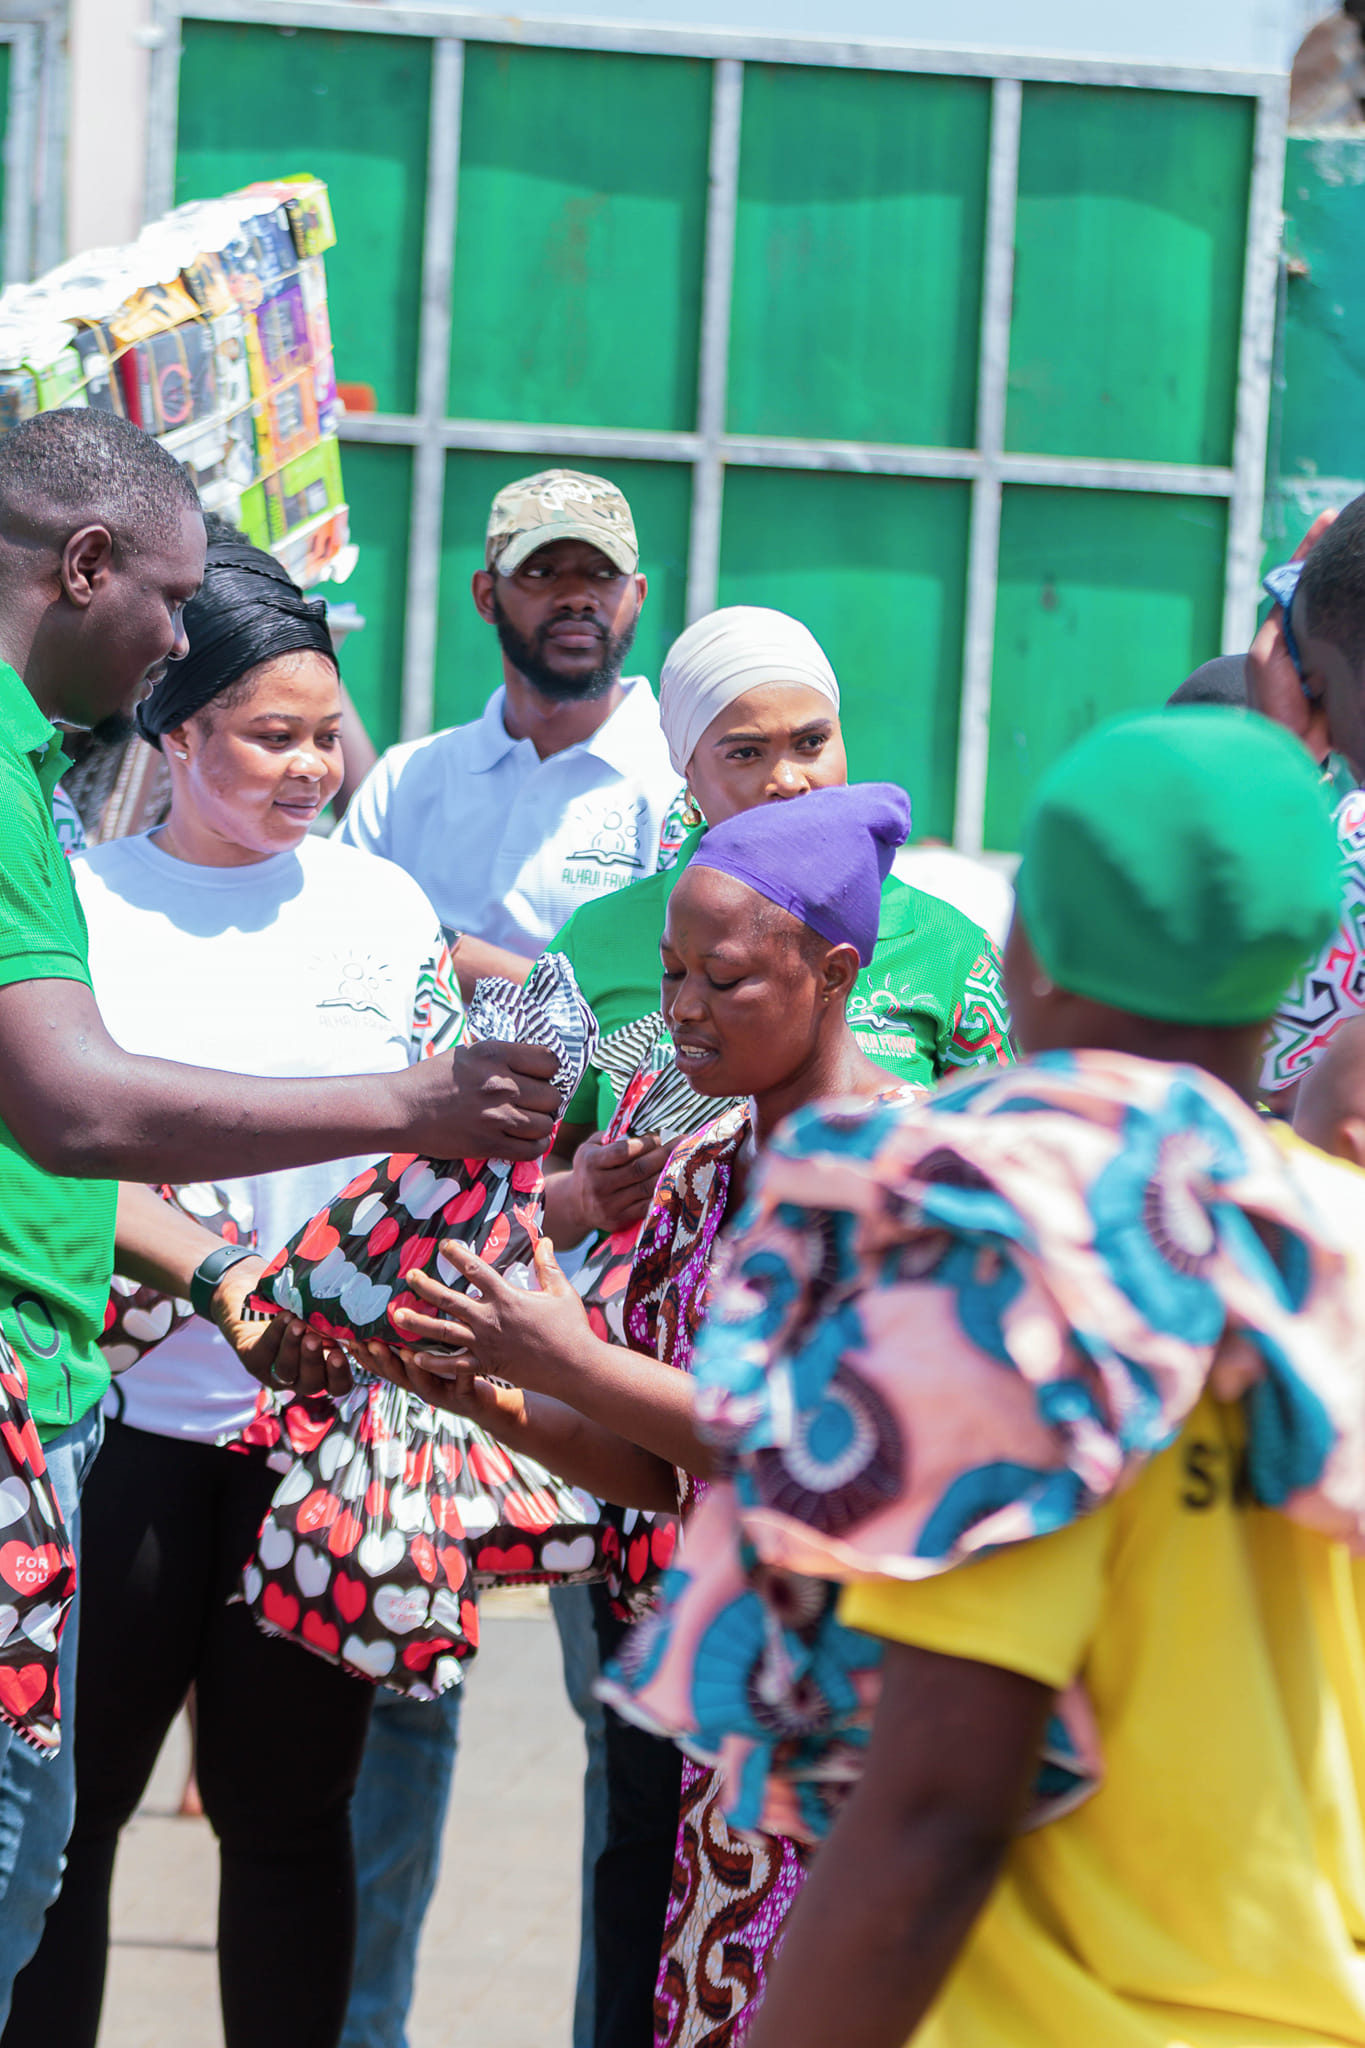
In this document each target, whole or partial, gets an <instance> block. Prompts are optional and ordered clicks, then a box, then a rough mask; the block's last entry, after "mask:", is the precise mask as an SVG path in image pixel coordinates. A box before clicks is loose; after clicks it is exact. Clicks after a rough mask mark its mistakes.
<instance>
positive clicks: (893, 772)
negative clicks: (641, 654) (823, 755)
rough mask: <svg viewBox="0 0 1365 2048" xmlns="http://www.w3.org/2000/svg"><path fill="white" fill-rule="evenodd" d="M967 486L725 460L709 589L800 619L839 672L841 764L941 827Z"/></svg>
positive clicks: (948, 805)
mask: <svg viewBox="0 0 1365 2048" xmlns="http://www.w3.org/2000/svg"><path fill="white" fill-rule="evenodd" d="M968 508H969V491H968V487H967V486H966V485H965V484H954V483H940V482H936V481H929V480H923V481H921V480H919V479H916V480H913V481H907V480H905V479H903V478H901V477H888V476H849V475H842V474H835V475H822V474H820V473H818V472H817V473H815V474H806V475H798V474H795V473H793V472H791V471H782V470H770V469H742V470H733V471H731V473H730V476H729V479H728V482H727V484H726V490H725V520H724V525H723V528H722V535H721V577H720V602H721V603H722V604H770V605H775V606H776V607H777V608H778V610H780V611H788V612H793V613H795V614H796V615H797V617H799V618H802V619H804V620H805V621H806V623H807V625H809V626H810V628H811V630H812V632H814V634H815V635H816V638H817V639H818V640H819V641H820V643H821V645H822V646H823V647H824V648H825V650H826V652H827V653H828V655H829V658H830V660H831V661H832V662H833V664H834V668H835V672H836V674H837V675H838V677H839V686H840V691H841V695H842V709H843V726H844V732H845V736H846V739H847V743H848V754H849V766H850V771H851V773H852V774H853V775H854V776H855V777H859V778H874V779H878V780H881V779H890V780H892V781H895V782H900V783H902V784H903V785H904V786H905V788H907V789H908V790H909V791H910V792H911V797H912V801H913V808H914V819H915V831H916V834H917V835H919V836H921V837H922V836H924V835H925V834H931V835H933V836H935V837H939V838H944V837H946V836H947V835H948V834H949V833H950V832H951V830H952V818H953V786H954V779H955V776H956V760H957V711H958V695H959V679H960V677H961V673H962V612H963V598H964V589H965V577H966V560H967V517H968Z"/></svg>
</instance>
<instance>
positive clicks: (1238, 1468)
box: [616, 710, 1365, 2048]
mask: <svg viewBox="0 0 1365 2048" xmlns="http://www.w3.org/2000/svg"><path fill="white" fill-rule="evenodd" d="M1313 780H1314V779H1313V774H1312V770H1311V766H1310V765H1309V764H1308V763H1307V762H1306V761H1305V760H1302V759H1301V758H1299V757H1296V756H1295V755H1294V751H1293V748H1292V746H1286V744H1285V742H1284V740H1283V737H1282V736H1281V735H1279V734H1278V733H1276V732H1275V731H1274V730H1273V729H1272V728H1271V727H1270V726H1269V724H1267V723H1265V722H1263V721H1260V720H1254V719H1248V718H1246V717H1245V716H1242V715H1240V714H1237V713H1232V712H1223V711H1210V710H1189V711H1181V712H1177V713H1163V714H1160V715H1159V716H1157V717H1153V718H1143V719H1137V720H1125V721H1120V722H1118V723H1116V724H1115V725H1113V726H1110V727H1106V728H1102V729H1101V730H1100V731H1098V732H1097V733H1095V734H1092V735H1091V736H1089V738H1088V739H1087V740H1085V741H1083V742H1082V743H1081V744H1080V745H1079V746H1078V747H1077V748H1075V749H1073V750H1072V752H1071V754H1070V755H1068V756H1067V757H1065V758H1064V759H1063V761H1061V762H1060V763H1058V764H1057V766H1056V767H1055V768H1054V769H1053V770H1052V771H1051V772H1050V773H1049V775H1048V776H1047V777H1045V778H1044V779H1043V782H1042V783H1041V784H1040V787H1039V791H1038V795H1037V798H1036V800H1035V804H1034V807H1033V810H1032V813H1031V816H1030V819H1029V822H1028V824H1027V826H1026V831H1025V843H1024V854H1023V860H1022V862H1021V867H1020V873H1019V883H1018V906H1019V907H1018V914H1017V918H1016V923H1015V926H1014V929H1013V932H1012V934H1011V938H1010V942H1009V945H1008V947H1007V951H1006V961H1005V965H1006V981H1007V987H1008V991H1009V995H1010V1000H1011V1006H1012V1010H1013V1015H1014V1018H1015V1024H1016V1029H1017V1031H1018V1034H1019V1038H1020V1040H1021V1043H1022V1045H1023V1047H1024V1050H1025V1054H1026V1057H1025V1059H1024V1060H1023V1061H1022V1062H1021V1064H1020V1065H1019V1066H1018V1067H1017V1068H1015V1069H1014V1070H1012V1071H1011V1072H1006V1073H1002V1074H1001V1075H999V1076H993V1077H991V1078H989V1079H986V1080H982V1081H976V1080H971V1079H968V1080H966V1081H965V1082H964V1083H962V1084H959V1085H955V1086H953V1087H952V1088H950V1089H948V1090H945V1091H940V1093H939V1095H938V1096H937V1097H935V1098H933V1100H932V1101H931V1102H930V1103H929V1104H928V1105H927V1106H925V1107H923V1108H920V1109H915V1110H910V1111H906V1110H903V1109H902V1110H897V1109H894V1108H893V1109H886V1108H875V1109H872V1110H855V1109H853V1108H852V1107H851V1106H849V1105H834V1106H830V1105H825V1106H823V1107H822V1108H818V1109H816V1110H808V1111H805V1112H802V1114H801V1115H800V1116H799V1117H798V1118H794V1119H792V1120H791V1121H790V1122H789V1123H788V1125H786V1126H785V1127H784V1128H783V1129H782V1130H781V1131H779V1132H778V1134H777V1135H776V1136H775V1138H774V1140H773V1142H772V1145H771V1147H770V1149H769V1153H768V1156H767V1159H766V1162H764V1163H762V1164H761V1165H760V1167H759V1169H758V1172H757V1175H756V1178H755V1183H754V1189H753V1193H752V1195H751V1199H750V1204H749V1207H748V1209H747V1211H746V1214H745V1216H744V1217H743V1218H742V1219H741V1220H740V1223H739V1225H738V1227H737V1231H736V1238H735V1242H734V1244H733V1245H732V1247H731V1250H730V1256H729V1262H728V1267H727V1274H728V1278H727V1281H726V1284H725V1285H723V1286H722V1287H720V1288H719V1289H718V1291H717V1297H716V1302H715V1306H714V1310H713V1315H712V1320H711V1323H710V1326H709V1328H708V1330H707V1331H706V1332H704V1333H703V1337H702V1341H701V1343H700V1345H699V1348H698V1357H697V1373H698V1397H697V1398H698V1416H699V1421H700V1423H701V1426H702V1427H703V1429H704V1430H705V1431H706V1433H708V1434H709V1436H710V1437H711V1439H712V1440H713V1441H714V1442H716V1443H717V1444H718V1445H720V1446H721V1447H722V1449H723V1451H728V1453H729V1456H730V1460H731V1463H732V1466H733V1478H732V1480H730V1481H729V1482H728V1483H722V1484H719V1485H717V1486H715V1487H714V1488H713V1491H712V1493H711V1494H710V1495H709V1496H708V1498H707V1500H706V1502H704V1503H703V1504H702V1507H701V1508H700V1509H699V1510H698V1512H697V1515H696V1516H695V1517H694V1519H693V1521H692V1523H691V1524H690V1525H689V1528H688V1531H687V1542H686V1545H685V1548H684V1552H683V1556H682V1558H681V1561H680V1567H679V1568H678V1569H677V1570H676V1571H675V1574H674V1575H673V1581H672V1585H671V1587H670V1598H669V1601H668V1603H667V1604H666V1606H665V1607H664V1608H663V1609H662V1610H661V1611H660V1615H659V1617H658V1618H657V1619H656V1620H655V1621H654V1622H653V1623H652V1624H651V1625H650V1626H649V1628H648V1629H647V1630H646V1631H644V1632H642V1633H641V1634H640V1636H639V1639H638V1640H637V1641H635V1642H633V1643H632V1644H631V1645H630V1646H629V1648H628V1654H627V1657H626V1660H625V1670H624V1671H623V1673H622V1675H621V1677H620V1678H619V1679H618V1680H617V1681H616V1683H617V1687H618V1695H619V1697H620V1698H622V1699H623V1700H624V1701H626V1702H628V1704H629V1708H630V1710H631V1711H633V1712H635V1713H636V1714H637V1716H638V1717H639V1718H641V1719H643V1720H645V1721H646V1722H647V1723H649V1724H650V1725H655V1726H663V1727H667V1728H671V1729H672V1730H673V1731H674V1732H675V1734H677V1735H678V1736H679V1738H680V1739H682V1740H683V1741H684V1742H686V1743H687V1744H688V1745H689V1746H690V1747H692V1748H694V1749H696V1750H698V1751H700V1752H703V1753H707V1754H711V1755H718V1756H720V1757H721V1758H722V1759H723V1762H724V1765H725V1767H726V1768H727V1769H728V1771H729V1776H730V1786H731V1801H730V1807H729V1817H730V1819H731V1823H732V1825H740V1826H743V1825H748V1826H754V1825H757V1824H759V1822H760V1820H761V1823H762V1825H763V1826H764V1827H766V1828H769V1829H772V1830H774V1831H777V1832H786V1833H789V1834H793V1835H797V1836H804V1837H805V1838H806V1839H818V1838H819V1837H821V1836H822V1835H827V1839H825V1840H824V1841H823V1844H822V1846H821V1847H820V1849H819V1852H818V1854H817V1855H816V1857H815V1861H814V1867H813V1870H812V1874H811V1877H810V1880H809V1882H808V1885H807V1888H806V1891H805V1894H804V1896H803V1897H802V1899H801V1900H800V1901H799V1902H798V1904H797V1906H796V1908H795V1910H794V1912H793V1914H792V1916H791V1918H790V1920H789V1922H788V1926H787V1931H786V1938H785V1941H784V1945H783V1948H782V1950H781V1953H780V1954H779V1956H778V1958H777V1961H776V1964H775V1967H774V1969H773V1972H772V1974H771V1977H770V1980H769V1985H768V1990H767V1995H766V1998H765V2000H764V2003H763V2006H762V2008H761V2010H760V2012H759V2014H758V2016H757V2019H756V2021H755V2023H754V2025H753V2027H752V2030H751V2031H750V2032H749V2033H748V2034H747V2035H746V2036H745V2048H835V2044H837V2048H902V2044H904V2043H908V2042H913V2043H914V2048H1289V2044H1293V2048H1309V2044H1313V2048H1324V2044H1338V2043H1352V2044H1357V2048H1361V2044H1365V1821H1363V1820H1362V1794H1363V1793H1365V1635H1363V1634H1362V1628H1361V1609H1360V1606H1359V1604H1358V1600H1357V1583H1356V1568H1355V1567H1354V1565H1353V1562H1352V1556H1351V1549H1350V1547H1349V1544H1351V1543H1354V1544H1355V1545H1357V1546H1359V1547H1362V1548H1365V1281H1363V1280H1362V1269H1361V1265H1360V1260H1359V1250H1358V1247H1359V1246H1360V1245H1361V1244H1362V1243H1365V1177H1362V1176H1361V1175H1360V1174H1359V1173H1357V1172H1355V1171H1354V1170H1352V1169H1351V1168H1350V1167H1347V1166H1344V1165H1341V1164H1339V1163H1337V1162H1336V1161H1334V1160H1331V1159H1329V1158H1327V1157H1325V1156H1324V1155H1323V1154H1321V1153H1319V1152H1317V1151H1314V1150H1313V1149H1311V1148H1310V1146H1309V1145H1307V1144H1305V1143H1301V1142H1298V1141H1296V1140H1295V1139H1293V1138H1292V1137H1290V1138H1288V1140H1287V1142H1286V1141H1285V1140H1282V1139H1277V1137H1276V1136H1275V1135H1274V1134H1273V1133H1272V1131H1271V1130H1270V1129H1269V1128H1268V1127H1267V1126H1266V1125H1265V1124H1264V1123H1262V1122H1261V1120H1260V1119H1258V1118H1257V1116H1256V1115H1255V1113H1254V1110H1253V1109H1252V1107H1251V1104H1252V1102H1253V1101H1254V1094H1255V1087H1256V1078H1257V1067H1258V1058H1259V1052H1260V1046H1261V1040H1262V1037H1263V1032H1264V1027H1265V1023H1266V1020H1267V1019H1268V1018H1269V1017H1270V1016H1271V1014H1272V1013H1273V1011H1274V1009H1275V1005H1276V1002H1277V1001H1278V998H1279V995H1280V993H1281V991H1282V989H1283V987H1284V986H1285V984H1286V982H1287V980H1288V979H1289V977H1290V976H1291V975H1292V973H1293V972H1294V970H1295V965H1296V962H1297V961H1298V960H1300V959H1301V958H1303V957H1304V956H1305V955H1306V954H1307V953H1308V952H1309V951H1310V950H1311V948H1312V944H1313V937H1312V934H1313V932H1314V931H1315V930H1321V929H1322V928H1323V926H1324V924H1326V923H1329V922H1330V920H1331V917H1332V915H1333V913H1334V908H1335V897H1336V887H1337V883H1336V875H1335V861H1334V856H1333V851H1332V846H1331V836H1332V835H1331V830H1330V825H1329V823H1328V820H1327V816H1326V812H1325V809H1324V808H1323V806H1322V803H1321V799H1320V797H1319V796H1318V795H1317V793H1316V790H1315V788H1314V787H1313ZM1230 791H1235V793H1236V794H1235V799H1234V798H1233V797H1232V796H1230V794H1229V792H1230ZM719 1966H720V1967H723V1961H722V1962H721V1963H720V1965H719Z"/></svg>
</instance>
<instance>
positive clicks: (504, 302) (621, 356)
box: [450, 43, 711, 430]
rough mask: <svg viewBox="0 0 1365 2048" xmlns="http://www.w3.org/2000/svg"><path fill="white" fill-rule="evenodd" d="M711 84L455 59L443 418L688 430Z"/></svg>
mask: <svg viewBox="0 0 1365 2048" xmlns="http://www.w3.org/2000/svg"><path fill="white" fill-rule="evenodd" d="M710 106H711V67H710V66H709V65H707V64H702V63H694V62H689V61H685V60H682V59H669V58H658V57H619V56H602V55H597V54H589V53H584V52H578V51H566V50H511V49H503V48H500V47H498V46H497V45H494V44H486V43H485V44H478V43H473V44H470V45H468V46H467V48H466V53H465V89H464V118H463V132H462V135H461V143H460V187H459V226H458V232H457V237H456V253H455V296H454V328H453V332H452V335H451V351H450V411H451V413H452V415H454V417H456V418H457V419H462V418H474V419H515V420H540V421H572V422H573V423H574V424H575V425H576V426H601V427H663V428H681V429H684V430H685V429H688V428H690V427H692V426H693V425H694V424H695V419H696V409H697V333H698V325H699V322H700V318H701V266H702V234H703V229H704V225H705V214H706V153H707V135H708V126H709V121H710Z"/></svg>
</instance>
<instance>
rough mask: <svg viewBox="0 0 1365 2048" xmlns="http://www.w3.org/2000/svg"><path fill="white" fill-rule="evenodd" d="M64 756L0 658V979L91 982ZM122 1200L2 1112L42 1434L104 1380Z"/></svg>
mask: <svg viewBox="0 0 1365 2048" xmlns="http://www.w3.org/2000/svg"><path fill="white" fill-rule="evenodd" d="M68 765H69V764H68V762H67V758H66V755H65V754H64V753H63V752H62V748H61V741H60V739H59V737H58V734H57V729H56V727H55V726H52V725H49V724H48V721H47V720H46V718H44V716H43V714H42V712H41V711H40V710H39V709H38V707H37V705H36V704H35V703H34V701H33V699H32V697H30V695H29V693H28V691H27V690H26V689H25V688H24V686H23V684H22V683H21V682H20V680H19V678H18V676H17V675H16V674H15V672H14V670H13V669H12V668H9V667H7V666H6V665H5V663H3V662H0V852H2V856H3V857H0V988H8V987H10V986H11V985H12V984H13V983H14V982H19V981H79V982H83V983H84V984H85V986H86V987H87V988H88V987H89V985H90V971H89V968H88V966H87V964H86V934H85V918H84V916H83V915H82V913H81V907H80V904H79V902H78V901H77V898H76V891H75V888H74V887H73V885H72V881H71V872H70V869H69V868H68V866H67V861H66V856H65V854H64V853H63V852H62V849H61V847H60V846H59V844H58V842H57V834H56V831H55V829H54V827H53V823H52V791H53V788H54V786H55V784H56V781H57V777H58V776H59V775H60V774H61V773H62V770H63V769H64V768H66V767H67V766H68ZM117 1206H118V1189H117V1184H116V1183H115V1182H114V1181H110V1180H68V1179H66V1178H65V1177H64V1176H63V1175H60V1174H54V1173H45V1172H44V1171H43V1169H42V1167H41V1166H37V1165H35V1163H34V1162H33V1160H31V1159H30V1158H29V1156H28V1154H27V1153H26V1152H24V1151H23V1150H22V1149H21V1148H20V1146H19V1145H18V1143H17V1142H16V1140H15V1139H14V1137H13V1136H12V1135H11V1134H10V1132H9V1131H8V1130H7V1129H6V1128H5V1125H4V1123H3V1122H2V1121H0V1329H3V1331H4V1334H5V1336H6V1337H7V1338H8V1339H9V1342H10V1344H11V1345H12V1346H13V1348H14V1350H15V1352H16V1354H17V1356H18V1357H19V1359H20V1360H21V1361H22V1363H23V1365H24V1368H25V1370H26V1372H27V1373H28V1385H29V1402H30V1406H31V1408H32V1411H33V1419H34V1421H35V1422H36V1423H37V1425H38V1430H39V1433H40V1435H42V1436H43V1437H52V1436H55V1435H56V1434H57V1433H58V1432H59V1431H60V1430H63V1429H66V1428H67V1427H68V1426H69V1425H70V1424H71V1423H73V1422H77V1421H79V1419H80V1418H81V1416H82V1415H84V1414H85V1412H86V1411H87V1409H89V1408H93V1406H94V1405H95V1403H96V1402H97V1401H98V1400H99V1399H100V1398H101V1396H102V1395H103V1393H104V1390H105V1388H106V1387H107V1386H108V1384H109V1374H108V1371H107V1369H106V1367H105V1364H104V1360H103V1356H102V1354H101V1353H100V1351H99V1350H98V1349H97V1347H96V1340H97V1339H98V1337H99V1334H100V1331H101V1330H102V1329H103V1327H104V1310H105V1304H106V1302H107V1301H108V1298H109V1276H110V1273H111V1272H112V1270H113V1261H114V1216H115V1211H116V1209H117Z"/></svg>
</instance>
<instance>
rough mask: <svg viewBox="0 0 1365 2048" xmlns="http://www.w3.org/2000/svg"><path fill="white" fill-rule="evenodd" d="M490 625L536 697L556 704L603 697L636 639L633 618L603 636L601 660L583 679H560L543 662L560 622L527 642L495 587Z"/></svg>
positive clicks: (538, 631) (549, 623)
mask: <svg viewBox="0 0 1365 2048" xmlns="http://www.w3.org/2000/svg"><path fill="white" fill-rule="evenodd" d="M493 622H494V624H495V626H496V627H497V630H498V644H499V646H500V647H501V648H502V651H503V653H504V654H505V655H506V657H507V659H508V661H510V662H511V664H512V666H513V668H514V669H515V670H516V671H517V673H518V675H522V676H525V678H526V680H527V682H528V683H529V684H530V685H531V688H532V689H533V690H535V691H536V692H537V694H538V695H539V696H542V697H549V698H550V699H551V700H552V701H553V702H554V703H556V704H570V703H580V704H590V703H592V701H593V700H594V698H597V697H605V696H606V694H607V692H608V690H610V689H613V688H614V687H615V685H616V683H617V682H618V681H619V679H620V675H621V665H622V663H623V662H624V661H625V658H626V656H627V655H628V654H629V653H630V649H631V643H632V642H633V641H634V638H635V620H634V619H632V620H631V622H630V624H629V625H628V626H627V627H626V629H625V631H624V632H622V633H610V632H608V633H604V635H603V639H602V658H601V660H600V661H599V662H598V664H597V666H596V668H594V669H590V670H589V672H588V674H587V675H585V676H562V675H560V674H559V673H558V671H557V670H555V669H552V668H551V667H550V666H549V664H548V662H547V661H546V659H545V649H546V643H547V638H548V634H549V630H550V627H551V626H553V625H557V624H558V623H559V621H558V620H556V619H550V620H548V621H547V622H546V624H545V625H543V626H538V627H537V628H536V631H535V633H534V635H533V636H532V637H531V638H530V639H529V640H528V639H527V638H526V636H525V635H524V634H522V633H519V632H518V631H517V629H516V627H515V626H514V625H513V624H512V621H511V620H510V619H509V618H508V616H507V614H506V612H505V611H504V610H503V608H502V605H501V604H500V603H499V601H498V593H497V590H496V588H495V589H494V592H493Z"/></svg>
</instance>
